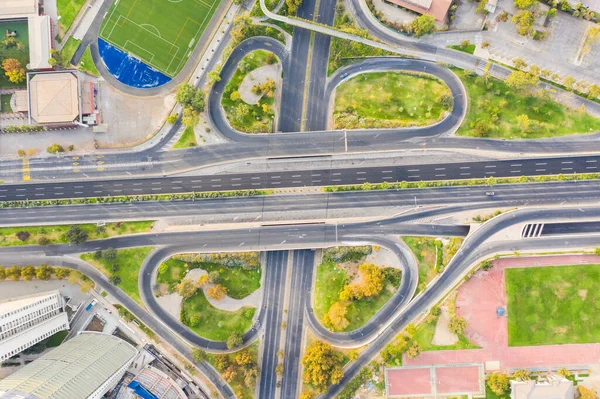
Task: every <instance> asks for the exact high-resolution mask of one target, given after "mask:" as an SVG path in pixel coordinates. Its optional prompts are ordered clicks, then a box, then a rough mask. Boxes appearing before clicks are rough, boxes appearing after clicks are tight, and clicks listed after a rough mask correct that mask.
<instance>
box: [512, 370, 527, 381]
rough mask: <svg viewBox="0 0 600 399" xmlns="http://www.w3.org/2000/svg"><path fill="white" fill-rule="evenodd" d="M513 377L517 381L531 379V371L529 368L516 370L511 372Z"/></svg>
mask: <svg viewBox="0 0 600 399" xmlns="http://www.w3.org/2000/svg"><path fill="white" fill-rule="evenodd" d="M513 377H515V378H516V379H517V380H519V381H528V380H530V379H531V372H530V371H529V370H517V371H515V372H514V373H513Z"/></svg>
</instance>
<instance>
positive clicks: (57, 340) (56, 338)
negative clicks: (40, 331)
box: [46, 331, 69, 348]
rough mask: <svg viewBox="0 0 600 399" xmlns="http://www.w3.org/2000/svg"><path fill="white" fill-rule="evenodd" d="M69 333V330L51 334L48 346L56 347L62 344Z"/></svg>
mask: <svg viewBox="0 0 600 399" xmlns="http://www.w3.org/2000/svg"><path fill="white" fill-rule="evenodd" d="M67 335H69V332H68V331H59V332H57V333H56V334H53V335H51V336H50V338H48V342H47V343H46V346H47V347H48V348H54V347H55V346H58V345H60V344H62V342H63V341H64V340H65V338H67Z"/></svg>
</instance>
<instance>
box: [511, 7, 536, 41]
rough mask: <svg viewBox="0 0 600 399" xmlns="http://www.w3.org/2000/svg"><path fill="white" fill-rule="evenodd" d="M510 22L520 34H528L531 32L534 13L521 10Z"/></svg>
mask: <svg viewBox="0 0 600 399" xmlns="http://www.w3.org/2000/svg"><path fill="white" fill-rule="evenodd" d="M511 22H513V23H514V24H516V25H517V31H518V32H519V35H521V36H527V35H530V34H531V33H532V32H533V28H532V26H533V23H534V22H535V15H534V14H533V13H532V12H531V11H529V10H521V11H519V12H518V13H516V14H515V15H513V17H512V18H511Z"/></svg>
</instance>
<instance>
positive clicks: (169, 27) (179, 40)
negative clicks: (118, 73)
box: [100, 0, 218, 77]
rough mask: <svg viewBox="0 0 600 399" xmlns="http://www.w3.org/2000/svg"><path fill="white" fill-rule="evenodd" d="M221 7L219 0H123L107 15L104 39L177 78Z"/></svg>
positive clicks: (102, 32)
mask: <svg viewBox="0 0 600 399" xmlns="http://www.w3.org/2000/svg"><path fill="white" fill-rule="evenodd" d="M217 6H218V1H217V0H202V1H198V0H179V1H151V2H150V1H144V2H141V1H137V0H120V1H118V2H114V3H113V5H112V7H111V8H110V10H109V11H108V14H107V16H106V17H105V18H104V22H103V23H102V26H101V28H100V38H102V39H104V40H106V41H107V42H110V43H112V44H113V45H115V46H117V47H119V48H121V49H122V50H124V51H126V52H128V53H130V54H132V55H134V56H135V57H137V58H139V59H141V60H142V61H143V62H145V63H146V64H148V65H150V66H152V67H154V68H155V69H157V70H159V71H160V72H162V73H164V74H165V75H168V76H171V77H173V76H175V75H177V73H179V71H180V70H181V68H183V66H184V65H185V63H186V62H187V60H188V57H189V55H190V53H191V52H192V51H193V50H194V47H195V46H196V43H197V42H198V39H199V38H200V36H201V35H202V32H203V31H204V29H205V28H206V26H207V24H208V22H209V21H210V19H211V17H212V15H213V13H214V11H215V9H216V8H217Z"/></svg>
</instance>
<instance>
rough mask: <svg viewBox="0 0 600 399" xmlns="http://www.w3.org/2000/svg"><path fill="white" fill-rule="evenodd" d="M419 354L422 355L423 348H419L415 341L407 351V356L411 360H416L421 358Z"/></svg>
mask: <svg viewBox="0 0 600 399" xmlns="http://www.w3.org/2000/svg"><path fill="white" fill-rule="evenodd" d="M419 353H421V346H419V344H418V343H417V342H416V341H413V343H412V344H411V345H410V346H409V347H408V349H407V350H406V356H407V357H408V358H409V359H414V358H415V357H417V356H419Z"/></svg>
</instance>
